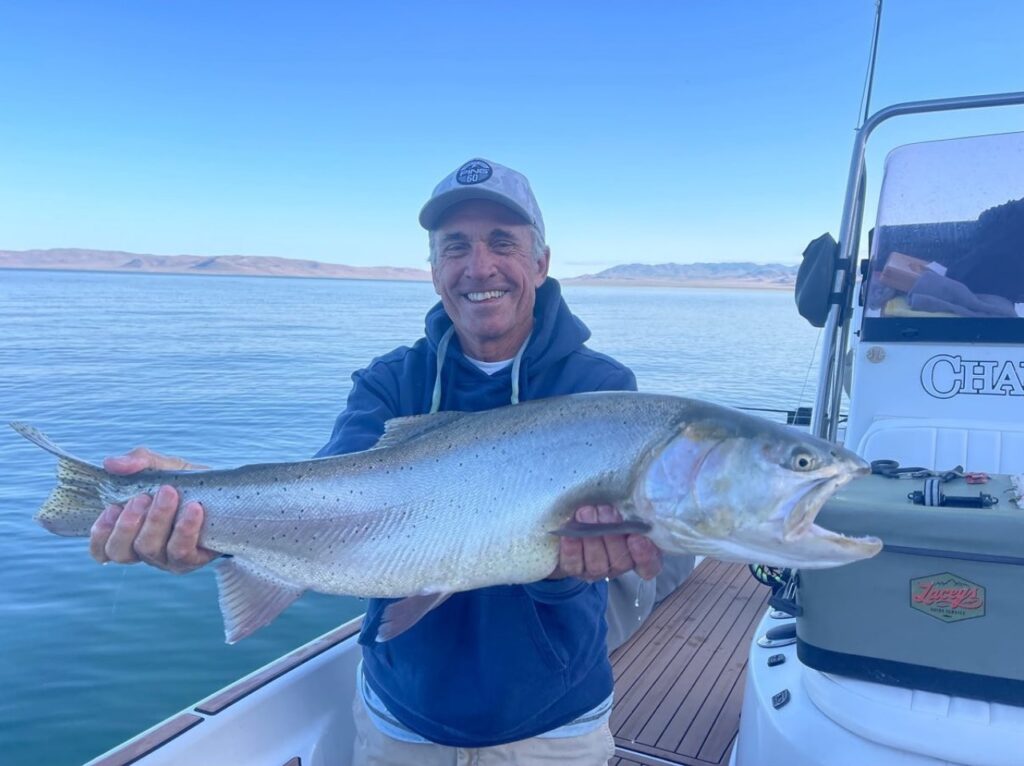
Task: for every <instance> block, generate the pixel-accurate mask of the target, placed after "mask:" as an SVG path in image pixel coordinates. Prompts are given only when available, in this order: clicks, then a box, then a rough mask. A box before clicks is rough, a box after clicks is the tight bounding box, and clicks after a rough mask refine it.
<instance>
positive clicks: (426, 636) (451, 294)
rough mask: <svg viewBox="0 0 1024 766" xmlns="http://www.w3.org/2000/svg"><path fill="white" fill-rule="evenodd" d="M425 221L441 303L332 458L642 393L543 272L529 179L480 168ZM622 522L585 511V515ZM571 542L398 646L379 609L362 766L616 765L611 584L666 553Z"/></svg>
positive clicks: (458, 598)
mask: <svg viewBox="0 0 1024 766" xmlns="http://www.w3.org/2000/svg"><path fill="white" fill-rule="evenodd" d="M419 218H420V224H421V225H422V226H423V227H424V228H425V229H426V230H427V231H428V236H429V244H430V265H431V273H432V276H433V282H434V289H435V290H436V291H437V294H438V295H439V296H440V297H441V302H440V304H439V305H436V306H434V308H432V309H431V310H430V311H429V312H428V314H427V317H426V335H425V337H424V338H422V339H421V340H419V341H418V342H417V343H415V344H414V345H413V346H412V347H411V348H406V347H403V348H399V349H396V350H395V351H392V352H391V353H390V354H387V355H386V356H383V357H381V358H379V359H376V360H374V362H373V363H372V364H371V365H370V366H369V367H367V368H366V369H365V370H362V371H360V372H357V373H356V374H355V375H354V376H353V380H354V386H353V389H352V392H351V394H350V396H349V400H348V405H347V407H346V409H345V411H344V412H343V413H342V414H341V416H340V417H339V418H338V421H337V423H336V426H335V431H334V434H333V436H332V438H331V441H330V443H329V444H328V445H327V446H326V447H325V448H324V449H323V450H322V451H321V453H320V454H321V455H330V454H338V453H341V452H350V451H353V450H357V449H365V448H367V447H370V446H372V445H373V444H374V443H375V442H376V440H377V438H378V437H379V436H380V434H381V432H382V430H383V427H384V421H385V420H386V419H387V418H389V417H396V416H400V415H413V414H421V413H425V412H436V411H439V410H463V411H479V410H486V409H491V408H494V407H500V406H503V405H507V404H515V403H517V402H519V401H525V400H528V399H538V398H541V397H547V396H556V395H560V394H572V393H580V392H585V391H607V390H634V389H635V388H636V380H635V378H634V377H633V374H632V373H631V372H630V371H629V370H628V369H627V368H625V367H624V366H623V365H621V364H619V363H618V362H616V361H615V360H613V359H611V358H610V357H607V356H605V355H603V354H599V353H597V352H595V351H592V350H590V349H588V348H587V347H586V346H585V345H584V343H585V342H586V340H587V339H588V338H589V336H590V332H589V330H587V328H586V326H585V325H584V324H583V323H582V322H581V321H580V320H579V319H577V318H576V317H575V316H573V314H572V313H571V312H570V310H569V307H568V306H567V305H566V303H565V301H563V300H562V297H561V291H560V288H559V285H558V283H557V282H556V281H555V280H554V279H551V278H549V277H548V265H549V262H550V258H551V253H550V250H549V249H548V247H547V245H546V243H545V230H544V220H543V218H542V216H541V212H540V208H539V207H538V205H537V201H536V199H535V197H534V195H533V192H532V190H531V189H530V184H529V183H528V181H527V180H526V178H525V177H524V176H522V175H521V174H519V173H517V172H516V171H514V170H511V169H509V168H506V167H503V166H501V165H498V164H497V163H494V162H490V161H487V160H483V159H474V160H470V161H469V162H467V163H465V164H463V165H462V166H461V167H459V168H458V169H456V170H455V171H454V172H453V173H451V175H449V176H447V177H446V178H445V179H444V180H442V181H441V183H439V184H438V185H437V187H436V188H435V189H434V192H433V194H432V195H431V197H430V199H429V200H428V201H427V203H426V205H424V207H423V209H422V211H421V212H420V217H419ZM581 448H582V445H581ZM452 480H453V481H458V477H452ZM613 514H614V512H613V511H612V509H611V508H603V507H602V508H594V507H584V508H581V509H580V510H579V511H578V512H577V517H578V518H579V519H580V520H581V521H611V520H613V519H614V518H615V517H614V515H613ZM561 545H562V548H561V550H560V556H559V564H558V567H557V568H556V569H555V571H553V572H552V573H551V575H550V576H549V577H548V578H547V579H545V580H543V581H541V582H537V583H532V584H529V585H525V586H522V585H516V586H499V587H493V588H484V589H481V590H476V591H470V592H466V593H456V594H454V595H453V596H451V597H450V598H448V599H447V600H446V601H445V602H444V603H442V604H441V605H440V606H438V607H436V608H435V609H433V610H432V611H430V612H429V613H428V614H426V616H424V617H423V618H422V619H421V620H420V621H419V622H418V623H416V624H415V625H414V626H413V627H412V628H411V629H409V630H408V631H407V632H405V633H403V634H402V635H399V636H398V637H396V638H394V639H392V640H390V641H387V642H383V643H380V642H376V641H375V640H374V638H375V635H376V630H377V626H378V624H379V622H380V618H381V613H382V611H383V609H384V607H386V606H387V605H388V604H389V603H391V602H390V601H386V600H377V599H375V600H372V601H371V602H370V603H369V606H368V609H367V615H366V619H365V621H364V628H363V633H362V636H361V637H360V641H361V642H362V643H363V663H362V667H361V669H360V678H359V690H360V692H359V694H357V698H356V700H355V705H354V713H355V719H356V729H357V738H356V744H355V752H354V763H356V764H411V763H416V764H422V765H423V766H427V765H431V764H456V763H480V764H486V763H503V764H505V763H523V764H531V763H572V764H587V765H588V766H591V765H592V764H597V763H603V762H604V761H606V760H607V759H608V758H609V757H611V755H612V754H613V752H614V744H613V741H612V738H611V733H610V732H609V729H608V716H609V712H610V709H611V693H612V673H611V666H610V664H609V661H608V652H607V646H606V631H607V626H606V622H605V607H606V603H607V583H606V582H605V578H606V577H615V576H617V575H620V574H622V573H624V572H627V571H630V570H635V571H636V572H637V573H638V574H639V575H640V576H642V577H644V578H650V577H653V576H654V575H656V574H657V573H658V571H659V569H660V568H661V556H660V553H659V552H658V550H657V549H656V548H655V547H654V546H653V544H651V543H650V541H649V540H647V539H646V538H643V537H639V536H631V537H629V538H626V537H622V536H609V537H598V538H589V539H587V540H585V541H581V540H579V539H568V538H565V539H563V541H562V543H561Z"/></svg>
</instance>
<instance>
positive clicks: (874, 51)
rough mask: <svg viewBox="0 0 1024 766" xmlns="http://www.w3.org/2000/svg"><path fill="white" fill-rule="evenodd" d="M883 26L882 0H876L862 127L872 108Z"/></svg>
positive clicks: (860, 125)
mask: <svg viewBox="0 0 1024 766" xmlns="http://www.w3.org/2000/svg"><path fill="white" fill-rule="evenodd" d="M881 28H882V0H875V31H874V33H873V34H872V35H871V58H870V59H869V60H868V73H867V77H866V78H865V81H864V96H863V98H861V105H862V106H863V107H864V109H863V111H862V112H861V118H860V124H859V125H858V126H857V127H858V128H861V127H863V126H864V123H866V122H867V121H868V117H869V116H870V112H869V110H870V109H871V86H872V85H873V84H874V82H875V59H876V58H877V56H878V33H879V31H880V30H881Z"/></svg>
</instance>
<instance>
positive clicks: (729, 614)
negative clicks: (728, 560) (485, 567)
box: [609, 559, 771, 766]
mask: <svg viewBox="0 0 1024 766" xmlns="http://www.w3.org/2000/svg"><path fill="white" fill-rule="evenodd" d="M770 595H771V591H770V589H769V588H767V587H765V586H763V585H761V584H759V583H758V582H757V581H756V580H754V578H753V577H751V576H750V572H749V570H748V569H747V567H746V566H743V565H742V564H724V563H722V562H720V561H715V560H713V559H705V560H704V561H702V562H701V563H700V565H699V566H697V568H696V569H694V571H693V573H692V574H691V575H690V576H689V577H688V578H687V580H686V582H685V583H683V585H682V587H680V588H679V589H678V590H677V591H676V592H675V593H673V594H672V595H671V596H669V597H668V598H667V599H665V600H664V601H663V602H662V603H661V604H660V605H659V606H658V608H657V609H656V610H655V611H654V613H653V614H652V615H651V617H650V618H649V619H648V620H647V621H646V623H645V624H644V626H643V627H642V628H641V629H640V630H639V631H637V633H636V634H635V635H634V636H633V637H632V638H631V639H630V640H629V641H627V642H626V643H625V644H623V645H622V646H620V647H619V648H618V649H616V650H615V652H614V653H613V654H612V668H613V670H614V673H615V708H614V710H613V711H612V718H611V729H612V734H613V735H614V736H615V745H616V751H615V753H616V757H615V758H612V759H611V760H610V761H609V766H665V765H666V764H685V766H713V765H714V764H724V763H727V762H728V760H729V752H730V750H731V748H732V745H733V742H734V740H735V739H736V732H737V731H738V729H739V720H740V706H741V703H742V697H743V684H744V677H745V673H746V667H747V654H748V652H749V643H750V639H751V636H752V634H753V631H754V628H755V626H756V624H757V622H758V620H759V619H760V618H761V615H762V614H763V613H764V610H765V609H766V608H767V604H768V597H769V596H770Z"/></svg>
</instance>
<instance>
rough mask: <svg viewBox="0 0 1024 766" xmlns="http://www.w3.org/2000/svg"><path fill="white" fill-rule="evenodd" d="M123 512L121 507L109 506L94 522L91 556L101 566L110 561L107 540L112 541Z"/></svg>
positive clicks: (90, 545)
mask: <svg viewBox="0 0 1024 766" xmlns="http://www.w3.org/2000/svg"><path fill="white" fill-rule="evenodd" d="M121 510H122V508H121V506H120V505H108V506H107V507H106V508H104V509H103V513H101V514H100V515H99V516H98V517H97V519H96V521H94V522H93V524H92V529H91V530H90V531H89V555H90V556H92V557H93V558H94V559H96V561H98V562H99V563H101V564H106V563H107V562H108V561H110V559H109V558H108V557H107V552H106V550H105V548H106V545H107V540H109V539H110V535H111V533H113V531H114V524H116V523H117V518H118V517H119V516H120V515H121Z"/></svg>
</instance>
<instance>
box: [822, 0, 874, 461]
mask: <svg viewBox="0 0 1024 766" xmlns="http://www.w3.org/2000/svg"><path fill="white" fill-rule="evenodd" d="M881 29H882V0H875V23H874V29H873V30H872V34H871V51H870V54H869V56H868V68H867V73H866V75H865V78H864V90H863V92H862V94H861V107H862V110H861V115H860V117H859V120H858V123H859V124H858V126H857V132H858V133H860V132H861V131H863V129H864V127H865V125H866V124H867V121H868V116H869V114H870V109H871V91H872V88H873V86H874V80H875V62H876V61H877V59H878V40H879V37H880V35H881ZM863 161H864V158H863V155H861V156H859V157H855V160H854V162H855V163H857V164H858V165H859V166H860V167H858V168H857V172H851V173H850V177H849V181H848V184H847V188H846V202H845V204H844V205H843V220H842V223H841V225H840V229H839V244H840V247H841V248H842V250H841V251H840V258H839V263H838V266H837V268H836V271H835V276H834V281H833V284H832V291H833V295H834V296H841V299H840V300H838V301H834V302H833V305H832V307H831V308H830V309H829V313H828V318H827V320H826V322H825V328H824V333H823V334H824V336H825V345H824V347H823V348H822V365H821V370H820V373H819V375H818V394H817V397H816V400H815V403H814V407H813V409H812V411H811V433H813V434H816V435H818V436H820V437H822V438H824V439H828V440H829V441H834V440H835V438H836V432H837V428H838V417H837V413H838V411H839V408H840V402H841V400H842V385H843V383H842V381H843V364H844V361H845V360H844V351H845V349H846V344H847V341H848V340H849V333H850V322H849V317H848V316H847V311H846V307H847V303H848V301H847V297H848V293H849V292H850V291H851V290H852V288H853V283H854V281H855V278H856V277H855V261H856V259H857V248H858V247H859V243H860V231H855V230H854V229H855V227H854V226H853V223H854V222H855V221H859V220H860V211H861V208H862V207H863V205H864V194H865V185H864V176H863V173H861V172H860V170H861V169H862V166H863ZM855 179H856V180H855ZM851 237H852V238H854V239H855V240H856V241H855V242H851V239H850V238H851Z"/></svg>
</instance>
